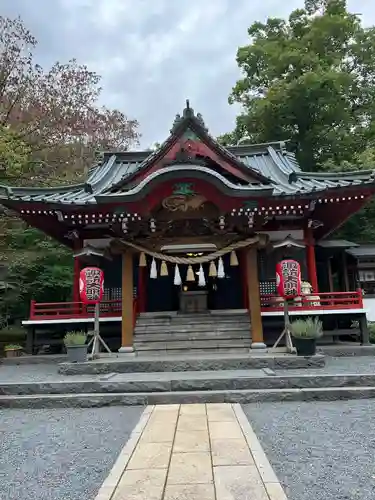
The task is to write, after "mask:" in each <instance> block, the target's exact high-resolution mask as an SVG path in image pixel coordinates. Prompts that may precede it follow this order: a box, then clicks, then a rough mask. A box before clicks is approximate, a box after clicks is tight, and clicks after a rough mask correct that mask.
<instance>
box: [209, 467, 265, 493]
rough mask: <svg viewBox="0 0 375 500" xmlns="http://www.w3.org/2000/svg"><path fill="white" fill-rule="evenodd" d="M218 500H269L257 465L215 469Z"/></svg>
mask: <svg viewBox="0 0 375 500" xmlns="http://www.w3.org/2000/svg"><path fill="white" fill-rule="evenodd" d="M214 477H215V487H216V499H217V500H269V497H268V494H267V492H266V489H265V487H264V484H263V482H262V480H261V478H260V476H259V474H258V472H257V469H256V467H255V465H242V466H236V467H232V466H228V467H226V466H223V467H214Z"/></svg>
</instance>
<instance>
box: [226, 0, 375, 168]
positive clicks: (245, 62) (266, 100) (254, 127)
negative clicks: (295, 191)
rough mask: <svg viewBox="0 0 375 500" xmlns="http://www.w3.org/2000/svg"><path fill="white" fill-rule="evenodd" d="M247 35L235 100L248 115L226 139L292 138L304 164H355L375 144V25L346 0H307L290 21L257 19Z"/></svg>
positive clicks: (232, 99) (239, 58) (240, 54)
mask: <svg viewBox="0 0 375 500" xmlns="http://www.w3.org/2000/svg"><path fill="white" fill-rule="evenodd" d="M248 33H249V36H250V43H249V45H246V46H244V47H240V48H239V49H238V52H237V63H238V65H239V67H240V69H241V70H242V74H243V77H242V78H241V79H240V80H239V81H238V82H237V83H236V85H235V87H234V88H233V91H232V93H231V96H230V98H229V100H230V102H231V103H233V102H239V103H240V104H241V105H242V107H243V113H242V114H241V115H240V116H239V117H238V119H237V125H236V129H235V131H234V132H233V133H232V134H230V135H229V136H228V135H227V136H226V137H224V138H223V140H224V142H226V143H228V142H237V141H238V140H239V139H240V138H241V137H243V136H244V134H248V136H249V137H250V139H251V140H252V141H254V142H264V141H270V140H289V141H290V142H289V148H291V149H293V150H295V151H296V155H297V158H298V160H299V163H300V165H301V166H302V168H303V169H306V170H324V169H326V168H328V167H327V166H326V163H327V162H329V163H330V165H332V164H334V165H340V164H341V163H342V162H347V163H349V164H351V163H353V161H354V160H355V159H354V155H355V153H358V152H363V151H364V150H365V149H366V148H367V147H373V146H374V145H375V139H374V138H375V128H374V123H375V122H374V117H375V28H374V27H370V28H364V27H363V26H362V25H361V22H360V18H359V16H358V15H356V14H352V13H350V12H348V10H347V5H346V1H345V0H306V1H305V8H304V9H298V10H295V11H293V12H292V13H291V14H290V16H289V18H288V20H284V19H276V18H269V19H268V20H267V22H266V23H265V24H263V23H260V22H255V23H254V24H253V25H252V26H251V27H250V28H249V30H248Z"/></svg>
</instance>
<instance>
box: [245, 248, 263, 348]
mask: <svg viewBox="0 0 375 500" xmlns="http://www.w3.org/2000/svg"><path fill="white" fill-rule="evenodd" d="M246 274H247V289H248V301H249V302H248V303H249V313H250V321H251V338H252V342H251V347H252V348H253V349H260V348H265V347H266V345H265V344H264V339H263V325H262V316H261V307H260V306H261V304H260V291H259V278H258V249H257V247H256V246H252V247H249V248H248V249H247V252H246Z"/></svg>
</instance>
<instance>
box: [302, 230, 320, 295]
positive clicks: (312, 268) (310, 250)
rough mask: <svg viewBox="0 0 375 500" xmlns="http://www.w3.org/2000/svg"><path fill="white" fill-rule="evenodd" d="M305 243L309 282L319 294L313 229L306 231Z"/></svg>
mask: <svg viewBox="0 0 375 500" xmlns="http://www.w3.org/2000/svg"><path fill="white" fill-rule="evenodd" d="M305 243H306V263H307V272H308V276H309V281H310V284H311V286H312V291H313V292H314V293H317V292H318V291H319V290H318V276H317V273H316V260H315V241H314V237H313V234H312V229H311V228H306V229H305Z"/></svg>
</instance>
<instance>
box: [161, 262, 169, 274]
mask: <svg viewBox="0 0 375 500" xmlns="http://www.w3.org/2000/svg"><path fill="white" fill-rule="evenodd" d="M160 276H168V267H167V263H166V262H165V260H162V262H161V267H160Z"/></svg>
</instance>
